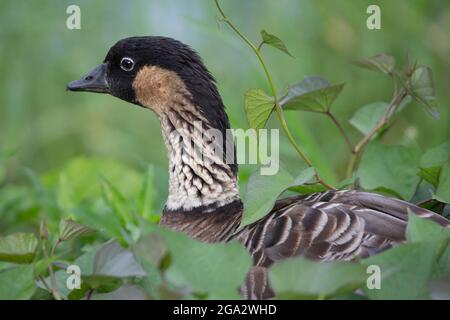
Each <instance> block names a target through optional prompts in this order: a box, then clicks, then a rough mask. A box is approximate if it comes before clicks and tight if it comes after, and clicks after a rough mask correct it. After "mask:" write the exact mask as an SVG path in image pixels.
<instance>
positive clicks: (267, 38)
mask: <svg viewBox="0 0 450 320" xmlns="http://www.w3.org/2000/svg"><path fill="white" fill-rule="evenodd" d="M261 37H262V41H263V43H265V44H268V45H269V46H272V47H274V48H277V49H278V50H281V51H283V52H284V53H286V54H288V55H290V56H291V57H292V54H291V53H290V52H289V50H288V48H287V47H286V45H285V44H284V43H283V41H281V39H280V38H278V37H277V36H275V35H273V34H270V33H267V32H266V30H262V31H261Z"/></svg>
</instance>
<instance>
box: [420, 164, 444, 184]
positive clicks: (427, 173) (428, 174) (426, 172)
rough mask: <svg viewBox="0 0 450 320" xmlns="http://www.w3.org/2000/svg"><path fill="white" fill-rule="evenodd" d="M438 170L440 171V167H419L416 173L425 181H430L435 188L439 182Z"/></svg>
mask: <svg viewBox="0 0 450 320" xmlns="http://www.w3.org/2000/svg"><path fill="white" fill-rule="evenodd" d="M440 172H441V167H432V168H420V171H419V173H418V175H419V177H421V178H423V179H424V180H426V181H427V182H429V183H431V184H432V185H433V186H434V187H435V188H436V187H437V186H438V184H439V173H440Z"/></svg>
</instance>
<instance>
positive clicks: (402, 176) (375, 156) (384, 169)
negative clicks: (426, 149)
mask: <svg viewBox="0 0 450 320" xmlns="http://www.w3.org/2000/svg"><path fill="white" fill-rule="evenodd" d="M419 162H420V154H419V150H417V149H415V148H410V147H405V146H397V145H393V146H388V145H385V144H382V143H381V142H380V141H379V140H374V141H373V142H372V143H370V144H369V146H368V147H367V150H366V152H365V153H364V155H363V158H362V160H361V165H360V167H359V170H358V173H357V175H358V177H359V179H360V184H361V186H362V187H363V188H365V189H367V190H385V191H390V192H392V193H394V194H396V195H399V196H401V197H402V198H403V199H406V200H410V199H411V198H412V196H413V195H414V193H415V191H416V189H417V185H418V184H419V182H420V177H419V176H418V175H417V171H418V167H419Z"/></svg>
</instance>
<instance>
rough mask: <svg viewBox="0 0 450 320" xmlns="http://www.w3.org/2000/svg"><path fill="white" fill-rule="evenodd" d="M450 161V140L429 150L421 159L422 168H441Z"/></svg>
mask: <svg viewBox="0 0 450 320" xmlns="http://www.w3.org/2000/svg"><path fill="white" fill-rule="evenodd" d="M447 160H450V140H449V141H446V142H444V143H442V144H440V145H438V146H436V147H433V148H430V149H428V150H427V151H426V152H425V153H424V154H423V156H422V158H421V159H420V166H421V167H422V168H431V167H440V166H442V165H443V164H444V163H445V162H446V161H447Z"/></svg>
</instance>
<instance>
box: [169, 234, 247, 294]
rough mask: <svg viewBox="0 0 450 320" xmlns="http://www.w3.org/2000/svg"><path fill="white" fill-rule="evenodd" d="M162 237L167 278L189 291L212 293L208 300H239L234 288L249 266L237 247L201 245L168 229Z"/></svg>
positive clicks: (243, 252) (239, 283)
mask: <svg viewBox="0 0 450 320" xmlns="http://www.w3.org/2000/svg"><path fill="white" fill-rule="evenodd" d="M163 234H164V237H165V242H166V244H167V246H168V248H169V250H170V252H171V255H172V263H171V265H170V267H169V269H168V270H167V277H168V279H170V280H171V281H173V282H174V283H176V284H178V285H185V286H188V287H189V288H190V289H191V290H192V291H193V292H202V293H209V294H213V296H210V298H216V299H237V298H239V295H238V288H239V287H240V285H241V284H242V283H243V281H244V278H245V276H246V273H247V271H248V270H249V269H250V265H251V258H250V255H249V254H248V253H247V251H246V250H245V248H244V247H242V245H241V244H239V243H237V242H232V243H227V244H223V243H218V244H211V243H202V242H199V241H195V240H192V239H190V238H188V237H187V236H185V235H184V234H181V233H176V232H171V231H168V230H164V232H163Z"/></svg>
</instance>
